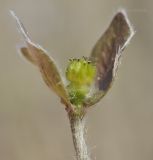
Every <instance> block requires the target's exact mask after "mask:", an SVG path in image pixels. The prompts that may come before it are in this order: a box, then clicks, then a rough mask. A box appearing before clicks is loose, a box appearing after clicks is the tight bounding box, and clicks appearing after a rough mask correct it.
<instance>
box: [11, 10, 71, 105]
mask: <svg viewBox="0 0 153 160" xmlns="http://www.w3.org/2000/svg"><path fill="white" fill-rule="evenodd" d="M11 14H12V16H13V17H14V18H15V20H16V22H17V24H18V28H19V31H20V33H21V34H22V36H23V37H24V40H25V43H26V46H25V47H22V48H20V51H21V52H22V54H23V55H24V57H25V58H26V59H27V60H29V61H30V62H32V63H33V64H35V65H36V66H38V68H39V70H40V72H41V74H42V77H43V79H44V81H45V83H46V84H47V85H48V87H49V88H50V89H51V90H53V91H54V92H55V93H56V94H57V95H58V96H59V97H60V98H61V99H62V102H63V103H64V104H66V106H71V104H70V102H69V98H68V94H67V91H66V89H65V87H64V84H63V81H62V78H61V75H60V73H59V70H58V68H57V66H56V64H55V62H54V60H53V59H52V58H51V57H49V56H48V55H47V52H46V51H45V50H44V49H43V48H42V47H40V46H39V45H36V44H34V43H33V42H32V41H31V39H30V38H29V35H28V33H27V31H26V30H25V28H24V26H23V24H22V23H21V21H20V20H19V18H18V17H17V16H16V15H15V14H14V12H12V11H11Z"/></svg>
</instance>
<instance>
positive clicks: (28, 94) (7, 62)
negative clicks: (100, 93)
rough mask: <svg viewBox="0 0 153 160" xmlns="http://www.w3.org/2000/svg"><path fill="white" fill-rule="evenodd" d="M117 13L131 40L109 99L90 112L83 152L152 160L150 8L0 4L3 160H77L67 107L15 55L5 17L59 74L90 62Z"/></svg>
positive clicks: (1, 0)
mask: <svg viewBox="0 0 153 160" xmlns="http://www.w3.org/2000/svg"><path fill="white" fill-rule="evenodd" d="M122 7H124V8H126V10H127V12H128V15H129V18H130V20H131V22H132V23H133V26H134V28H135V30H136V35H135V37H134V38H133V39H132V41H131V44H130V45H129V46H128V48H127V49H126V50H125V52H124V53H125V54H124V58H123V60H122V65H121V67H120V69H119V72H118V77H117V80H116V81H115V83H114V85H113V87H112V89H111V91H110V92H108V94H107V96H106V97H105V98H104V99H103V100H102V101H101V102H100V103H99V104H98V105H97V106H96V107H94V108H91V109H90V110H89V112H88V118H87V128H88V137H87V139H88V144H89V146H90V150H91V155H92V159H93V160H94V159H97V160H152V159H153V102H152V101H153V52H152V50H153V1H151V0H150V1H149V0H11V1H9V0H0V160H51V159H53V160H72V159H74V150H73V145H72V139H71V133H70V128H69V123H68V118H67V116H66V112H65V110H64V107H63V106H61V104H60V102H59V99H58V97H57V96H56V95H55V94H53V93H52V92H51V91H50V90H49V89H48V88H47V86H46V85H44V82H43V81H42V78H41V77H40V74H39V72H38V71H37V69H36V68H35V67H34V66H32V65H31V64H30V63H28V62H25V61H23V60H22V59H21V58H20V56H19V55H18V54H17V52H16V48H15V46H16V44H21V42H22V40H21V36H20V35H19V34H18V32H17V30H16V25H15V22H14V21H13V19H12V17H10V15H9V10H10V9H13V10H14V11H15V12H16V13H17V15H18V16H19V17H20V18H21V19H22V21H23V22H24V24H25V26H26V28H27V30H28V31H29V33H30V35H31V36H32V37H33V39H34V41H35V42H37V43H39V44H41V45H42V46H43V47H44V48H46V49H47V50H48V51H49V52H50V55H52V56H53V57H54V58H55V59H56V61H57V63H58V65H59V67H60V68H61V69H62V70H64V68H65V67H66V64H67V61H68V59H69V58H73V57H76V58H79V57H81V56H82V55H84V56H87V55H89V53H90V51H91V49H92V47H93V45H94V44H95V42H96V41H97V39H98V38H99V36H100V35H101V34H102V33H103V32H104V30H105V29H106V27H107V26H108V24H109V22H110V20H111V18H112V16H113V14H114V13H115V12H116V10H118V8H122Z"/></svg>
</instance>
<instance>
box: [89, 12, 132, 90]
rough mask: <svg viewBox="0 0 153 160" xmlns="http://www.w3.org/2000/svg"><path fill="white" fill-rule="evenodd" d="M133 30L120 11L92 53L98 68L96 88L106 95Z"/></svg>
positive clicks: (92, 58) (123, 13)
mask: <svg viewBox="0 0 153 160" xmlns="http://www.w3.org/2000/svg"><path fill="white" fill-rule="evenodd" d="M133 35H134V31H133V28H132V26H131V24H130V22H129V20H128V18H127V15H126V13H125V12H124V11H119V12H118V13H117V14H116V15H115V16H114V18H113V20H112V22H111V24H110V25H109V27H108V28H107V30H106V31H105V33H104V34H103V35H102V37H101V38H100V39H99V40H98V42H97V43H96V45H95V46H94V48H93V51H92V53H91V57H90V58H91V60H93V61H94V62H95V64H96V67H97V76H96V86H97V87H98V89H99V90H100V91H102V92H104V93H106V92H107V90H108V89H109V88H110V86H111V84H112V81H113V79H114V77H115V75H116V71H117V68H118V65H119V59H120V57H121V53H122V51H123V49H124V48H125V47H126V45H127V44H128V42H129V41H130V39H131V38H132V36H133Z"/></svg>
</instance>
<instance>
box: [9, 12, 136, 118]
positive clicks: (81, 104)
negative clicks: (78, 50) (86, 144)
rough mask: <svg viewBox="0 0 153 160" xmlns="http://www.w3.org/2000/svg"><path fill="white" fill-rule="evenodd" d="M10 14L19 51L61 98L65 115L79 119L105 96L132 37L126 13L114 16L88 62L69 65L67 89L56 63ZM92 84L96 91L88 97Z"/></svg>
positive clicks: (84, 60) (77, 60)
mask: <svg viewBox="0 0 153 160" xmlns="http://www.w3.org/2000/svg"><path fill="white" fill-rule="evenodd" d="M11 14H12V16H13V17H14V18H15V20H16V22H17V24H18V28H19V31H20V33H21V34H22V36H23V38H24V40H25V46H24V47H21V48H20V51H21V53H22V54H23V55H24V56H25V58H26V59H27V60H29V61H30V62H32V63H33V64H34V65H36V66H37V67H38V68H39V70H40V72H41V74H42V77H43V79H44V81H45V82H46V84H47V85H48V87H49V88H50V89H51V90H53V91H54V92H55V93H56V94H57V95H58V96H59V97H60V98H61V102H62V103H63V104H65V106H66V109H67V111H68V112H71V113H73V114H74V115H79V116H82V115H83V113H84V110H85V108H87V107H89V106H92V105H94V104H95V103H97V102H98V101H99V100H100V99H101V98H102V97H103V96H104V95H105V94H106V93H107V91H108V89H109V88H110V87H111V85H112V82H113V80H114V78H115V76H116V71H117V69H118V65H119V61H120V57H121V55H122V51H123V50H124V48H125V47H126V46H127V44H128V42H129V41H130V39H131V38H132V36H133V35H134V31H133V28H132V27H131V24H130V22H129V20H128V18H127V15H126V13H125V11H119V12H117V13H116V15H115V16H114V18H113V20H112V22H111V23H110V25H109V27H108V28H107V30H106V31H105V32H104V34H103V35H102V37H101V38H100V39H99V40H98V42H97V43H96V45H95V47H94V48H93V50H92V52H91V55H90V56H89V58H81V59H73V60H70V61H69V64H68V67H67V69H66V79H67V80H68V82H69V84H68V85H67V86H66V85H64V83H63V81H62V78H61V75H60V73H59V70H58V68H57V66H56V64H55V61H54V60H53V59H52V58H51V57H49V56H48V54H47V52H46V51H45V50H44V49H43V48H42V47H40V46H39V45H36V44H35V43H33V42H32V40H31V39H30V36H29V35H28V33H27V31H26V30H25V27H24V26H23V24H22V23H21V21H20V20H19V18H18V17H17V16H16V15H15V14H14V12H13V11H11ZM88 59H90V61H89V60H88ZM92 84H94V86H95V89H94V92H93V93H92V94H90V96H89V92H90V90H91V86H92Z"/></svg>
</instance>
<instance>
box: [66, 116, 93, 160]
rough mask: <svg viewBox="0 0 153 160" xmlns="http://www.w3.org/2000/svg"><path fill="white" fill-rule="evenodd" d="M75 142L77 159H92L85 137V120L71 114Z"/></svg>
mask: <svg viewBox="0 0 153 160" xmlns="http://www.w3.org/2000/svg"><path fill="white" fill-rule="evenodd" d="M69 120H70V125H71V131H72V138H73V144H74V148H75V151H76V159H77V160H91V159H90V157H89V155H88V150H87V145H86V142H85V138H84V131H85V122H84V119H83V118H80V117H78V116H73V115H71V114H70V115H69Z"/></svg>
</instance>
